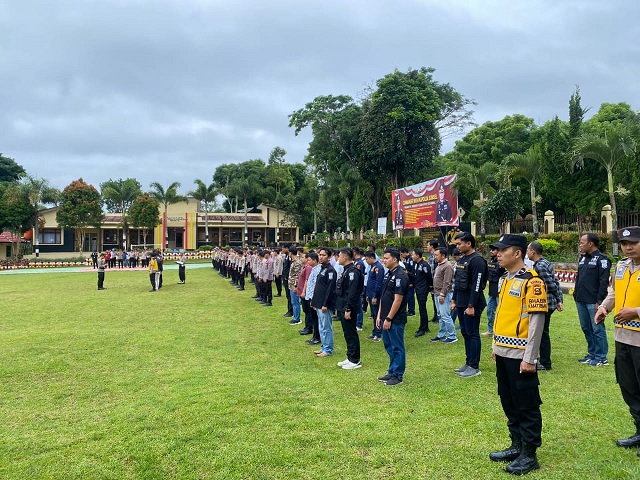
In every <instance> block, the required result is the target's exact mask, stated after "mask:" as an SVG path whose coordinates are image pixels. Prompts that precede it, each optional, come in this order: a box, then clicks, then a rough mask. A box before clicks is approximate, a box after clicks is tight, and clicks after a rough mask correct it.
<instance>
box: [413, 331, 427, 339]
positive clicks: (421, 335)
mask: <svg viewBox="0 0 640 480" xmlns="http://www.w3.org/2000/svg"><path fill="white" fill-rule="evenodd" d="M425 333H426V332H425V331H424V330H418V331H417V332H416V333H415V334H414V335H413V336H414V337H416V338H418V337H424V334H425Z"/></svg>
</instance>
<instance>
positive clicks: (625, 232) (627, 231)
mask: <svg viewBox="0 0 640 480" xmlns="http://www.w3.org/2000/svg"><path fill="white" fill-rule="evenodd" d="M623 240H628V241H630V242H639V241H640V227H627V228H621V229H620V230H618V241H619V242H622V241H623Z"/></svg>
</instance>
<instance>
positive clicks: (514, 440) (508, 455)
mask: <svg viewBox="0 0 640 480" xmlns="http://www.w3.org/2000/svg"><path fill="white" fill-rule="evenodd" d="M521 449H522V438H521V437H520V435H516V434H515V433H514V434H511V446H510V447H507V448H505V449H504V450H500V451H499V452H491V453H490V454H489V458H490V459H491V460H493V461H494V462H511V461H513V460H515V459H516V458H518V457H519V456H520V450H521Z"/></svg>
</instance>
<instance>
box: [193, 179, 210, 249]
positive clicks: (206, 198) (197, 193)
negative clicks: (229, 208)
mask: <svg viewBox="0 0 640 480" xmlns="http://www.w3.org/2000/svg"><path fill="white" fill-rule="evenodd" d="M193 183H195V184H196V186H197V188H196V189H195V190H193V191H191V192H189V193H188V194H187V195H189V196H191V197H193V198H195V199H196V200H199V201H200V202H202V203H204V211H205V216H204V236H205V242H206V243H209V203H210V202H213V201H215V198H216V185H215V183H212V184H210V185H209V186H207V184H206V183H204V182H203V181H202V180H200V179H195V180H194V181H193Z"/></svg>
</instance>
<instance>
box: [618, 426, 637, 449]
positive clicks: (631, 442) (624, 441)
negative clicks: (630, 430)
mask: <svg viewBox="0 0 640 480" xmlns="http://www.w3.org/2000/svg"><path fill="white" fill-rule="evenodd" d="M616 445H617V446H619V447H624V448H635V447H640V430H636V433H635V434H633V435H631V436H630V437H629V438H621V439H619V440H618V441H616Z"/></svg>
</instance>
